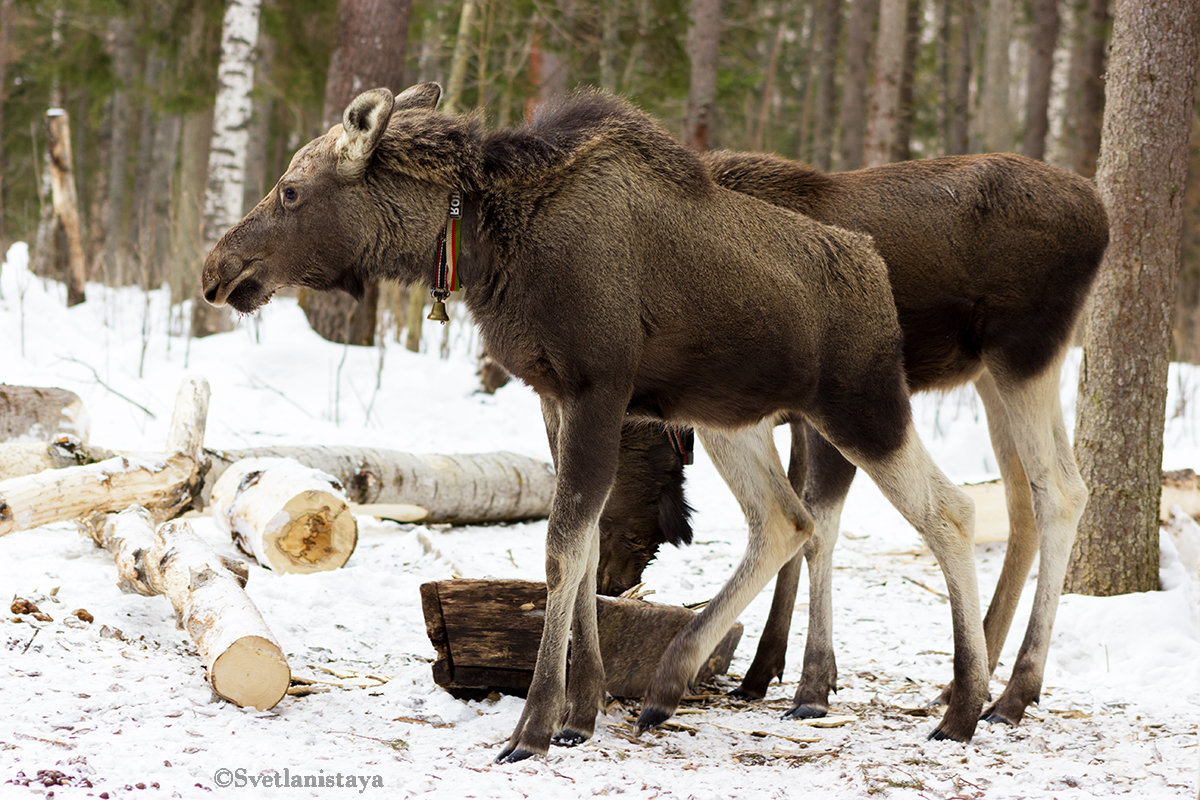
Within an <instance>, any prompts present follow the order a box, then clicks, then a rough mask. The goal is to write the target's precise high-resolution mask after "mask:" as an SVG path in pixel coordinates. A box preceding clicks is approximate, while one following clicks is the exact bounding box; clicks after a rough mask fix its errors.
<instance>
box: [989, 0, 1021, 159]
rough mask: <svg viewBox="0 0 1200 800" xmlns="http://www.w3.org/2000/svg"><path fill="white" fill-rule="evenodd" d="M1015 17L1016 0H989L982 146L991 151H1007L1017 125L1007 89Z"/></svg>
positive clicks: (1010, 148) (1011, 145) (1010, 77)
mask: <svg viewBox="0 0 1200 800" xmlns="http://www.w3.org/2000/svg"><path fill="white" fill-rule="evenodd" d="M1012 18H1013V0H989V2H988V11H987V41H986V42H985V46H984V66H983V98H982V100H981V102H980V123H981V129H982V130H981V132H982V139H983V149H984V150H987V151H989V152H1008V151H1009V150H1012V149H1013V131H1014V129H1015V126H1014V125H1013V115H1012V106H1011V105H1010V103H1009V91H1008V89H1009V84H1010V83H1011V82H1012V76H1011V74H1010V69H1009V61H1008V46H1009V44H1010V43H1011V40H1012Z"/></svg>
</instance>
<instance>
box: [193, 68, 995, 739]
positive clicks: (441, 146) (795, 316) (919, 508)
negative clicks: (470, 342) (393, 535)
mask: <svg viewBox="0 0 1200 800" xmlns="http://www.w3.org/2000/svg"><path fill="white" fill-rule="evenodd" d="M439 94H440V88H439V87H438V86H437V85H436V84H421V85H418V86H415V87H412V88H410V89H409V90H407V91H405V92H403V93H401V94H400V95H399V96H398V97H395V98H393V96H392V93H391V92H389V91H387V90H386V89H376V90H372V91H369V92H365V93H364V94H362V95H360V96H359V97H358V98H356V99H355V100H354V101H353V102H352V103H351V104H350V105H349V106H348V107H347V109H346V112H345V115H344V117H343V124H342V125H340V126H335V127H334V128H332V129H331V130H330V131H329V132H328V133H327V134H325V135H324V136H321V137H319V138H317V139H315V140H313V141H312V142H310V143H309V144H308V145H306V146H305V147H303V148H302V149H301V150H300V151H299V152H298V153H297V154H296V155H295V157H294V158H293V159H292V163H291V165H290V166H289V168H288V170H287V172H286V173H285V174H284V175H283V177H282V178H280V180H279V183H278V184H277V185H276V186H275V188H274V189H272V191H271V193H270V194H268V195H267V197H265V198H264V199H263V200H262V201H261V202H260V203H259V204H258V206H256V207H255V208H254V209H253V210H252V211H251V212H250V213H249V214H248V215H247V216H246V218H245V219H244V220H242V221H241V222H240V223H238V224H237V225H235V226H234V227H233V228H231V229H230V230H229V231H228V232H227V233H226V234H225V235H224V237H222V239H221V241H220V242H218V243H217V245H216V246H215V247H214V248H213V250H212V252H211V253H210V254H209V256H208V259H207V261H206V263H205V266H204V278H203V280H204V293H205V297H206V298H208V300H209V301H210V302H213V303H229V304H230V305H232V306H233V307H234V308H236V309H238V310H239V311H244V312H245V311H251V310H253V309H254V308H257V307H258V306H260V305H262V304H263V303H265V302H266V301H267V300H268V299H270V297H271V295H272V294H273V293H274V292H275V291H276V290H277V289H279V288H280V287H283V286H288V285H303V286H309V287H312V288H315V289H335V288H340V289H344V290H346V291H349V292H351V293H352V294H358V293H361V291H362V286H363V284H364V282H365V281H367V280H380V279H386V278H392V279H396V280H398V281H401V282H404V283H411V282H413V281H416V280H418V279H421V278H426V277H428V276H430V275H432V274H434V272H435V267H438V266H439V258H438V256H439V252H441V248H440V246H439V242H443V241H446V242H449V243H451V244H450V245H449V247H450V249H453V247H454V245H453V243H454V242H456V241H458V242H459V244H458V252H457V256H458V258H457V262H456V269H457V276H456V277H457V278H458V279H460V280H461V284H462V287H463V298H464V301H465V302H466V304H467V305H468V307H469V308H470V309H471V313H472V315H473V317H474V319H475V321H476V322H477V323H478V325H479V327H480V329H481V332H482V334H483V337H484V340H485V343H486V347H487V350H488V352H489V353H490V354H491V355H492V356H493V357H494V358H495V359H496V360H497V361H499V362H500V363H501V364H502V365H503V366H504V367H505V368H506V369H508V370H509V371H510V372H512V373H513V374H514V375H516V376H517V377H518V378H520V379H521V380H523V381H525V382H526V383H527V384H529V385H530V386H531V387H533V389H534V390H535V391H536V392H537V393H538V394H539V395H540V397H541V398H542V403H543V406H544V409H545V410H546V412H547V413H546V416H547V419H548V420H550V423H549V424H548V426H547V427H548V433H549V437H550V442H551V450H552V452H553V454H554V457H555V464H556V467H557V487H556V491H555V495H554V501H553V504H552V507H551V510H550V517H549V521H548V523H547V533H546V583H547V587H548V593H547V602H546V616H545V626H544V630H543V636H542V640H541V644H540V646H539V649H538V658H537V665H536V667H535V669H534V676H533V681H532V684H531V686H530V690H529V695H528V699H527V700H526V703H525V708H524V711H523V712H522V714H521V717H520V720H519V721H518V722H517V726H516V729H515V731H514V732H513V734H512V737H511V738H510V739H509V741H508V743H507V745H506V746H505V747H504V748H503V750H502V751H501V753H500V755H499V760H502V761H516V760H520V759H522V758H526V757H528V756H530V755H533V754H537V753H545V752H546V751H547V748H548V746H549V744H550V741H551V738H552V737H555V736H556V734H557V740H558V741H560V742H564V743H577V742H580V741H582V740H584V739H586V738H588V737H589V736H590V735H591V734H592V731H593V729H594V726H595V717H596V713H597V710H598V708H599V706H600V703H601V701H602V700H603V685H604V682H603V666H602V664H601V661H600V656H599V645H598V641H597V634H596V606H595V592H594V587H595V575H596V562H597V553H598V534H597V520H598V518H599V516H600V514H601V511H602V509H603V506H604V502H605V498H606V496H607V495H608V492H609V489H610V487H611V485H612V482H613V477H614V474H615V472H616V467H617V457H618V442H619V439H620V435H621V425H622V422H623V421H624V420H626V419H629V418H633V419H645V420H651V421H653V422H655V423H656V424H661V423H662V422H663V421H666V422H670V423H674V424H680V425H692V426H694V427H695V428H696V430H697V433H698V434H699V436H700V438H701V441H702V442H703V444H704V446H705V449H706V450H707V451H708V452H709V454H710V456H711V457H712V460H713V461H714V463H715V464H716V465H717V468H718V469H719V470H720V472H721V474H722V477H723V478H724V479H725V481H726V482H727V483H728V484H729V486H730V488H731V490H732V491H733V493H734V494H735V496H736V497H737V498H738V501H739V502H740V503H741V505H742V508H743V510H744V511H745V513H746V518H747V521H748V524H749V542H748V545H747V551H746V555H745V557H744V558H743V560H742V562H741V563H740V564H739V565H738V567H737V569H736V570H735V572H734V574H733V576H732V577H731V578H730V579H729V581H728V582H727V583H726V584H725V586H724V587H723V588H722V589H721V590H720V592H719V593H718V594H717V596H716V597H715V598H713V600H712V601H711V602H710V603H709V605H708V606H707V607H706V608H705V609H704V611H703V612H702V613H701V614H699V615H697V617H696V618H695V620H694V621H693V623H691V624H689V625H688V626H687V627H686V628H684V629H683V630H682V631H681V632H680V633H679V634H678V635H677V636H676V638H675V639H674V640H673V641H672V643H671V645H670V646H669V647H668V648H667V651H666V652H665V653H664V655H663V657H662V660H661V661H660V664H659V667H658V670H657V672H656V673H655V676H654V678H653V680H652V681H651V686H650V688H649V690H648V691H647V694H646V696H645V698H644V701H643V708H642V713H641V716H640V717H639V719H638V723H637V726H636V727H637V730H638V731H640V730H643V729H645V728H648V727H651V726H653V725H656V724H658V723H660V722H662V721H664V720H666V719H667V718H668V717H669V716H670V715H671V714H672V713H674V711H675V708H676V707H677V705H678V703H679V700H680V698H681V696H682V694H683V692H684V690H685V688H686V687H687V685H688V682H689V681H690V680H691V679H692V677H693V676H694V675H695V673H696V670H697V668H698V666H699V664H700V662H701V661H702V660H703V659H704V658H705V657H706V656H707V655H708V654H709V653H710V652H711V651H712V650H713V647H714V645H715V644H716V642H717V641H718V640H719V639H720V638H721V637H722V636H724V634H725V632H726V631H727V630H728V629H729V627H730V625H731V624H732V623H733V622H734V620H735V619H736V617H737V615H738V614H739V613H740V612H741V611H742V610H743V609H744V608H745V606H746V604H747V603H748V602H749V601H750V599H751V598H752V597H753V596H754V595H755V594H757V593H758V592H759V591H760V590H761V589H762V588H763V586H764V585H765V584H766V582H767V581H768V580H769V579H770V577H771V576H773V575H774V574H775V573H776V572H777V571H778V570H779V568H780V567H781V566H783V564H784V563H785V562H787V561H788V560H789V559H790V558H791V557H792V556H793V555H794V554H796V553H797V552H798V551H799V549H800V548H801V547H802V546H803V545H804V543H805V542H806V541H807V540H808V539H809V538H810V536H811V535H812V533H813V529H814V519H813V517H812V516H811V515H810V514H809V512H808V511H807V510H806V509H805V507H804V505H803V504H802V503H801V502H800V500H799V498H797V496H796V494H795V492H794V491H793V490H792V488H791V486H790V484H789V483H788V480H787V477H786V476H785V475H784V472H783V467H782V465H781V464H780V462H779V456H778V454H777V453H776V452H775V449H774V446H773V442H772V439H771V430H772V428H773V426H774V424H775V422H776V420H777V419H779V418H780V417H781V416H783V415H786V416H788V417H791V418H794V419H804V420H805V421H806V422H807V423H808V424H809V425H811V426H812V427H813V428H814V429H815V430H817V431H819V432H820V434H821V436H822V437H823V438H824V440H825V441H828V442H830V443H831V444H832V445H833V446H834V447H836V448H837V450H838V451H839V452H840V453H842V454H843V455H844V456H845V457H846V458H847V459H848V460H849V462H850V463H852V464H854V465H856V466H858V467H861V468H862V469H863V470H864V471H866V472H867V473H868V474H869V475H870V476H871V477H872V478H873V479H874V480H875V481H876V483H878V484H879V486H880V487H881V489H882V490H883V491H884V493H885V494H886V495H887V496H888V498H889V499H890V500H891V502H892V503H893V504H895V505H896V507H897V508H898V509H899V510H900V511H901V512H902V513H903V514H904V515H905V517H906V518H907V519H908V520H909V521H911V522H912V523H913V525H914V526H915V527H916V528H917V529H918V530H919V531H920V532H921V534H922V536H924V537H925V540H926V541H927V542H928V543H929V546H930V548H931V550H932V551H933V552H934V554H935V555H936V556H937V558H938V561H939V563H940V564H941V566H942V569H943V571H944V573H945V575H946V582H947V586H948V589H949V594H950V597H951V616H952V620H953V626H954V637H955V655H954V692H953V696H952V697H951V698H950V704H949V708H948V709H947V711H946V715H945V716H944V718H943V719H942V721H941V723H940V725H939V726H938V727H937V728H936V729H935V730H934V732H933V734H932V735H933V736H935V737H939V738H941V737H949V738H954V739H959V740H968V739H970V738H971V735H972V734H973V732H974V730H975V726H976V723H977V721H978V719H979V713H980V710H981V709H982V707H983V702H984V699H985V697H986V695H987V656H986V652H985V646H984V637H983V627H982V624H981V622H980V614H979V600H978V593H977V589H976V580H975V568H974V562H973V559H972V552H971V543H972V526H973V519H972V509H971V504H970V502H969V501H968V500H967V498H966V497H965V496H964V495H963V494H962V492H960V491H959V490H958V489H956V488H955V487H954V486H953V485H952V484H951V483H950V481H949V480H947V479H946V477H945V476H944V475H943V474H942V473H941V472H940V471H939V470H938V469H937V467H936V466H934V464H933V462H932V461H931V460H930V458H929V456H928V454H927V452H926V451H925V449H924V447H923V446H922V444H921V442H920V441H919V439H918V438H917V436H916V434H915V432H914V430H913V426H912V421H911V414H910V410H909V405H908V393H907V388H906V384H905V376H904V371H903V364H902V352H901V333H900V327H899V324H898V322H897V318H896V308H895V304H894V302H893V300H892V295H891V291H890V288H889V285H888V279H887V273H886V270H885V267H884V264H883V262H882V260H881V259H880V258H879V256H878V255H877V254H876V253H875V251H874V249H873V248H872V246H871V242H870V239H869V237H866V236H864V235H861V234H856V233H850V232H848V231H845V230H842V229H839V228H834V227H830V226H827V225H823V224H821V223H817V222H815V221H813V220H811V219H809V218H807V217H803V216H801V215H798V214H795V213H793V212H790V211H787V210H785V209H782V208H779V207H778V206H773V205H770V204H767V203H764V202H761V201H759V200H756V199H754V198H751V197H748V196H746V195H744V194H740V193H738V192H735V191H730V190H728V189H725V188H722V187H720V186H718V185H716V184H715V183H714V182H713V180H712V178H711V177H710V174H709V170H708V169H707V168H706V166H705V165H704V164H703V163H701V161H700V160H699V159H698V158H697V157H696V155H695V154H693V153H692V152H691V151H689V150H688V149H686V148H684V147H683V146H681V145H680V144H678V143H677V142H676V141H675V140H673V139H672V138H671V137H670V136H669V135H668V134H667V133H666V132H665V131H663V130H662V128H661V127H660V126H659V125H658V124H657V123H655V122H654V121H653V120H652V119H650V118H649V117H647V116H646V115H645V114H643V113H641V112H639V111H637V110H636V109H634V108H632V107H630V106H629V105H627V104H626V103H624V102H622V101H620V100H617V99H615V98H612V97H610V96H607V95H604V94H597V93H581V94H578V95H576V96H574V97H573V98H572V99H570V100H568V101H567V102H566V103H564V104H563V105H561V106H559V107H557V108H553V109H550V110H547V111H544V112H542V113H541V114H540V115H539V116H538V117H537V118H535V119H534V120H533V122H532V123H530V124H529V125H527V126H524V127H521V128H516V129H513V130H506V131H500V132H497V133H490V134H485V133H484V132H482V131H481V130H480V129H479V127H478V122H477V121H476V120H475V119H473V118H469V117H458V116H451V115H446V114H441V113H438V112H436V111H435V110H434V107H435V106H436V104H437V100H438V97H439ZM458 214H461V218H460V217H458V216H452V215H458ZM460 219H461V223H458V222H457V221H458V220H460ZM448 227H449V228H450V229H451V235H450V236H449V237H446V235H445V234H446V229H447V228H448ZM459 227H460V228H461V234H460V236H457V237H456V236H454V235H453V233H454V229H455V228H459ZM450 255H451V256H453V255H454V254H453V253H451V254H450ZM449 261H451V262H453V261H454V259H453V258H452V257H451V258H450V259H449ZM438 272H439V273H440V272H441V270H440V269H439V270H438ZM437 285H438V284H437V282H435V286H437ZM755 319H761V320H763V324H761V325H756V324H753V322H752V321H753V320H755ZM748 321H750V322H748ZM816 523H817V524H825V523H824V522H823V521H822V520H820V519H818V520H817V521H816ZM568 636H570V638H571V640H572V642H573V646H572V647H571V659H572V661H571V670H570V676H571V680H570V683H569V684H568V683H567V681H566V657H567V640H568Z"/></svg>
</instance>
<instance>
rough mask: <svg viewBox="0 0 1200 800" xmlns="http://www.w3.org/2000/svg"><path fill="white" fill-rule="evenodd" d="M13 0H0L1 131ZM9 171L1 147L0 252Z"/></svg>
mask: <svg viewBox="0 0 1200 800" xmlns="http://www.w3.org/2000/svg"><path fill="white" fill-rule="evenodd" d="M12 4H13V0H0V131H3V130H4V106H5V105H6V104H7V103H8V61H9V45H8V41H9V36H8V32H9V30H10V28H11V25H12ZM7 172H8V156H7V155H6V154H5V152H4V148H2V147H0V253H6V252H8V237H7V236H6V234H5V226H4V209H5V208H6V203H5V199H4V176H5V174H6V173H7Z"/></svg>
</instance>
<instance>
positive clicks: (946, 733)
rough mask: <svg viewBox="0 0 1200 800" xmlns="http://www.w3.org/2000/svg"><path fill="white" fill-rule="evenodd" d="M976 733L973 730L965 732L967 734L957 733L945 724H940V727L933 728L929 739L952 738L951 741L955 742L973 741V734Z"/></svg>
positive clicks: (938, 740)
mask: <svg viewBox="0 0 1200 800" xmlns="http://www.w3.org/2000/svg"><path fill="white" fill-rule="evenodd" d="M974 733H975V731H973V730H972V731H970V732H968V733H965V734H963V733H956V732H955V731H953V730H951V729H950V728H948V727H946V726H944V725H939V726H938V727H936V728H934V729H933V732H932V733H930V734H929V741H931V742H942V741H946V740H950V741H954V742H969V741H971V736H972V735H974Z"/></svg>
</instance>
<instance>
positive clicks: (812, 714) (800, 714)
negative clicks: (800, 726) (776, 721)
mask: <svg viewBox="0 0 1200 800" xmlns="http://www.w3.org/2000/svg"><path fill="white" fill-rule="evenodd" d="M827 714H829V709H827V708H824V707H822V706H814V705H810V704H808V703H805V704H803V705H798V706H795V707H793V708H792V710H791V711H789V712H787V713H786V714H784V715H783V718H784V719H817V718H819V717H824V716H826V715H827Z"/></svg>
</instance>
